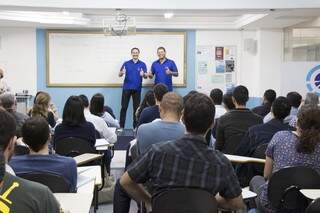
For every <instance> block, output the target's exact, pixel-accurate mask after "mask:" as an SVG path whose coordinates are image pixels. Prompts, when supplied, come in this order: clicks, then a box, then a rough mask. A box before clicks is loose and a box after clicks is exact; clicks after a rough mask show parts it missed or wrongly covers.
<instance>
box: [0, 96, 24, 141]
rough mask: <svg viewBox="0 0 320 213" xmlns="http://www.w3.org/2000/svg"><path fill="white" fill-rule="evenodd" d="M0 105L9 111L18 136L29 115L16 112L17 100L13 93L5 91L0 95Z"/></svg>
mask: <svg viewBox="0 0 320 213" xmlns="http://www.w3.org/2000/svg"><path fill="white" fill-rule="evenodd" d="M0 106H2V107H3V108H4V109H5V110H7V112H9V113H11V114H12V115H13V117H14V118H15V120H16V124H17V135H18V137H19V136H20V135H21V127H22V125H23V124H24V122H25V121H26V120H27V119H28V118H29V116H28V115H26V114H23V113H21V112H17V101H16V98H15V96H14V95H13V94H10V93H5V94H2V95H0Z"/></svg>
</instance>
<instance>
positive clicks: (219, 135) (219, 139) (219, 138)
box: [215, 118, 224, 151]
mask: <svg viewBox="0 0 320 213" xmlns="http://www.w3.org/2000/svg"><path fill="white" fill-rule="evenodd" d="M215 147H216V150H219V151H221V150H223V147H224V127H223V121H222V119H221V118H220V119H219V120H218V124H217V129H216V143H215Z"/></svg>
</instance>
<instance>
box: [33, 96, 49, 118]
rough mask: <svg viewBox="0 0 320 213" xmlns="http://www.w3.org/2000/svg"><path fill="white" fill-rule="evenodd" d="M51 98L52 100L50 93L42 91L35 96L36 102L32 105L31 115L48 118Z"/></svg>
mask: <svg viewBox="0 0 320 213" xmlns="http://www.w3.org/2000/svg"><path fill="white" fill-rule="evenodd" d="M50 100H51V97H50V95H49V93H46V92H40V93H39V94H38V95H37V97H36V98H35V102H34V104H33V107H32V113H31V116H37V115H40V116H43V117H45V118H47V117H48V110H49V104H50Z"/></svg>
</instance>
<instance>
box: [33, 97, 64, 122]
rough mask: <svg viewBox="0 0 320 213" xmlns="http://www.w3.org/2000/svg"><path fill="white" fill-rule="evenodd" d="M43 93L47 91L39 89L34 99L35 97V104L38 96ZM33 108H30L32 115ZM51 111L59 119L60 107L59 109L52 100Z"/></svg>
mask: <svg viewBox="0 0 320 213" xmlns="http://www.w3.org/2000/svg"><path fill="white" fill-rule="evenodd" d="M41 93H45V92H43V91H38V92H37V93H36V95H35V97H34V99H33V104H35V103H36V100H37V97H38V95H40V94H41ZM31 110H32V109H31ZM31 110H30V112H29V113H28V114H30V115H31ZM49 111H50V112H52V113H53V115H54V119H55V120H56V121H57V120H58V119H59V113H58V109H57V107H56V106H55V105H54V103H52V102H51V101H50V103H49Z"/></svg>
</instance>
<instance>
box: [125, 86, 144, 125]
mask: <svg viewBox="0 0 320 213" xmlns="http://www.w3.org/2000/svg"><path fill="white" fill-rule="evenodd" d="M131 96H132V102H133V104H132V105H133V128H135V127H136V125H137V121H136V116H135V112H136V111H137V109H138V107H139V104H140V98H141V92H140V91H137V90H123V91H122V98H121V111H120V127H121V128H124V125H125V122H126V114H127V109H128V105H129V101H130V97H131Z"/></svg>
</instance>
